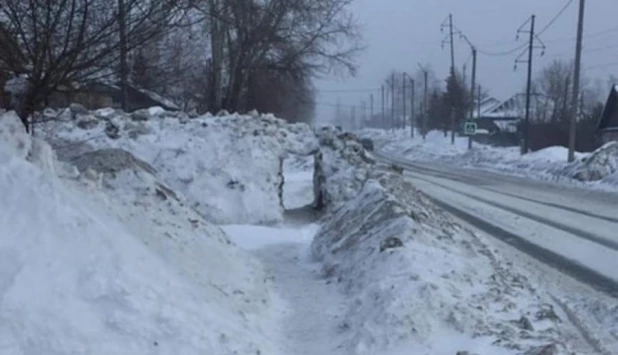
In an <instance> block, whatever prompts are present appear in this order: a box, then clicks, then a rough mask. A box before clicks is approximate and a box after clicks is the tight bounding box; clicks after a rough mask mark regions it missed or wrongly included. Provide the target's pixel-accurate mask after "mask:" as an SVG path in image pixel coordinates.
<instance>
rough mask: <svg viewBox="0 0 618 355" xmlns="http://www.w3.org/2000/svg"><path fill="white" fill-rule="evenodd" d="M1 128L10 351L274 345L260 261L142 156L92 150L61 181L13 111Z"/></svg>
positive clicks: (3, 286)
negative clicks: (175, 190)
mask: <svg viewBox="0 0 618 355" xmlns="http://www.w3.org/2000/svg"><path fill="white" fill-rule="evenodd" d="M0 136H1V137H2V138H1V139H0V189H1V190H2V194H0V210H2V213H1V214H0V230H1V231H2V238H0V348H1V349H2V350H1V351H0V352H1V353H2V354H3V355H22V354H95V355H96V354H101V355H103V354H118V355H123V354H126V355H134V354H155V353H156V354H170V355H171V354H196V355H198V354H230V355H231V354H258V353H260V352H261V353H263V354H271V353H273V354H276V353H278V352H277V351H276V347H275V346H274V345H273V342H275V341H277V339H273V338H276V336H275V337H273V332H274V333H275V335H276V327H273V325H272V324H264V323H265V320H264V319H267V318H268V317H265V313H267V312H268V309H269V304H270V299H269V294H268V292H266V288H267V286H268V285H267V282H266V280H265V279H264V278H265V275H264V274H263V271H262V269H261V266H260V265H259V263H257V262H255V261H253V259H252V258H251V257H249V256H248V255H247V254H245V253H243V252H241V251H240V250H238V249H236V248H235V247H234V246H233V245H232V244H231V242H230V241H229V240H228V239H227V238H226V236H225V235H224V233H223V232H222V231H221V230H220V229H219V228H217V227H214V226H212V225H209V224H208V223H206V222H205V221H203V219H201V217H200V216H199V215H198V214H197V213H195V212H193V211H192V210H191V208H190V207H189V205H188V204H187V203H186V202H185V201H184V198H183V197H182V196H180V195H179V194H174V193H173V192H172V191H171V190H168V189H166V187H165V186H164V185H163V184H162V183H161V182H160V181H158V179H157V178H156V177H155V176H154V175H152V169H151V168H149V167H148V165H147V164H146V163H144V162H140V161H139V160H137V159H135V158H133V157H131V156H130V155H128V153H126V152H121V151H118V150H110V151H101V152H93V153H89V154H90V155H89V156H87V157H84V158H83V159H78V160H77V161H78V163H79V165H80V168H82V169H84V172H83V173H82V174H80V173H78V172H77V171H75V169H73V171H72V176H73V179H66V180H65V181H61V180H60V179H58V178H57V177H56V176H55V175H54V171H60V170H62V171H63V174H67V176H68V175H71V174H69V172H70V171H69V169H67V167H66V166H63V165H62V164H58V163H57V162H56V161H55V160H54V154H53V152H52V150H51V149H50V147H49V146H48V145H47V144H46V143H44V142H42V141H39V140H37V139H31V138H30V137H29V136H28V135H27V134H26V133H25V132H24V130H23V127H22V125H21V123H20V121H19V119H18V118H17V117H16V116H15V115H14V114H11V113H9V114H6V115H4V116H3V117H1V118H0ZM37 147H38V148H37ZM26 158H27V159H28V161H27V160H26ZM41 167H42V168H44V169H41ZM94 169H99V170H100V171H102V172H104V174H101V173H99V172H97V171H95V170H94Z"/></svg>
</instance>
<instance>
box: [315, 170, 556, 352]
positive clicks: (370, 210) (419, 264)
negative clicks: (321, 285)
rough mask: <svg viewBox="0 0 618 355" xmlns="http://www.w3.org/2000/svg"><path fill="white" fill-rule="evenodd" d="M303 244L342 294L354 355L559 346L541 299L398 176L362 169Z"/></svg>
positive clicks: (343, 326)
mask: <svg viewBox="0 0 618 355" xmlns="http://www.w3.org/2000/svg"><path fill="white" fill-rule="evenodd" d="M371 175H372V176H371V179H370V180H368V181H367V183H366V184H364V186H363V188H362V189H361V190H360V192H359V193H358V194H357V196H355V197H354V198H353V199H351V200H349V201H348V202H347V203H345V204H344V205H343V206H341V207H340V208H338V209H337V210H335V211H334V213H333V214H332V216H330V217H329V218H327V219H326V221H325V224H324V225H323V227H322V228H321V230H320V231H319V232H318V234H317V236H316V238H315V239H314V241H313V244H312V250H313V253H314V255H315V256H316V257H317V258H318V259H320V260H322V261H323V263H324V269H323V270H324V273H325V275H326V276H327V277H330V278H332V279H334V280H336V281H337V282H339V283H340V285H341V287H342V288H343V289H344V290H345V292H346V294H347V295H348V297H349V298H350V302H349V309H348V311H347V314H346V316H345V318H344V319H343V320H342V323H341V331H342V332H344V333H345V334H346V339H347V340H346V342H345V344H344V345H345V346H346V347H347V348H349V349H351V350H353V352H354V353H355V354H376V353H380V354H384V353H388V354H391V353H392V354H411V353H414V354H416V353H419V354H420V353H428V354H429V353H430V354H456V353H458V351H462V353H465V351H468V352H469V353H470V354H537V353H539V351H540V350H541V349H544V348H547V349H553V348H555V350H556V352H548V353H551V354H558V353H559V352H558V350H560V353H562V352H566V349H565V348H564V347H563V345H561V341H563V340H564V339H561V337H563V334H561V324H560V321H559V319H557V316H556V314H555V313H554V312H553V309H552V308H551V306H548V305H545V306H544V305H542V304H541V301H540V300H539V299H540V297H539V296H538V295H537V294H536V293H535V291H534V289H533V288H532V287H531V286H530V284H529V283H528V282H527V280H526V278H525V277H524V276H523V275H518V274H515V273H514V272H512V271H510V269H509V266H508V265H504V264H503V263H502V262H501V261H500V260H499V259H498V258H497V257H496V256H495V255H494V253H493V252H492V251H491V250H490V249H489V248H488V246H487V245H486V244H485V243H483V242H482V241H481V240H480V239H479V238H478V237H476V236H475V235H474V234H473V233H471V232H470V231H468V230H466V229H464V228H462V227H461V226H459V225H457V224H455V223H454V222H453V221H452V220H451V219H450V217H448V216H447V215H445V214H444V212H442V211H441V210H439V209H437V208H436V207H434V206H433V204H432V203H431V202H430V201H428V200H427V198H425V197H424V196H423V195H422V194H421V193H420V192H418V191H417V190H416V189H415V188H414V187H413V186H412V185H411V184H410V183H409V182H407V181H406V180H404V179H403V178H402V177H401V176H400V175H397V174H393V173H389V172H377V173H372V174H371Z"/></svg>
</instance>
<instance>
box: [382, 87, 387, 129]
mask: <svg viewBox="0 0 618 355" xmlns="http://www.w3.org/2000/svg"><path fill="white" fill-rule="evenodd" d="M382 126H383V127H382V128H384V129H387V126H386V113H385V110H384V84H382Z"/></svg>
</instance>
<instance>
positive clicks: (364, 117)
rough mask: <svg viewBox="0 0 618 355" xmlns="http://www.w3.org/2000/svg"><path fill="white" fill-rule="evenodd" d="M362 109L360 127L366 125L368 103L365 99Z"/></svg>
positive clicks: (362, 102)
mask: <svg viewBox="0 0 618 355" xmlns="http://www.w3.org/2000/svg"><path fill="white" fill-rule="evenodd" d="M361 110H362V112H363V116H362V117H361V120H360V128H364V127H365V121H366V120H367V103H366V102H365V101H364V100H363V101H361Z"/></svg>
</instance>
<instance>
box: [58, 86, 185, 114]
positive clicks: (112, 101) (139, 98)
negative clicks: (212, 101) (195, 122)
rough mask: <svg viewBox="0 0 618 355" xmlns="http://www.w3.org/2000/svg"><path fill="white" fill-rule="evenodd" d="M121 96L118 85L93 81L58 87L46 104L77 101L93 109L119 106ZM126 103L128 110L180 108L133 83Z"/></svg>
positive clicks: (129, 88) (63, 104) (177, 109)
mask: <svg viewBox="0 0 618 355" xmlns="http://www.w3.org/2000/svg"><path fill="white" fill-rule="evenodd" d="M121 97H122V95H121V90H120V86H119V85H116V84H110V83H102V82H94V83H89V84H87V85H81V86H77V87H75V86H74V87H67V86H65V87H60V88H58V90H56V91H55V92H54V93H53V94H52V95H50V97H49V99H48V102H47V105H48V106H49V107H52V108H60V107H67V106H69V105H70V104H72V103H78V104H81V105H83V106H84V107H86V108H87V109H90V110H94V109H99V108H103V107H120V106H121ZM127 105H128V107H127V111H129V112H132V111H135V110H139V109H143V108H148V107H153V106H160V107H162V108H164V109H165V110H168V111H179V110H180V108H179V107H178V106H177V105H176V104H174V103H173V102H172V101H170V100H168V99H166V98H164V97H161V96H160V95H158V94H156V93H154V92H152V91H148V90H145V89H142V88H138V87H135V86H133V85H129V86H128V87H127Z"/></svg>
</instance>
